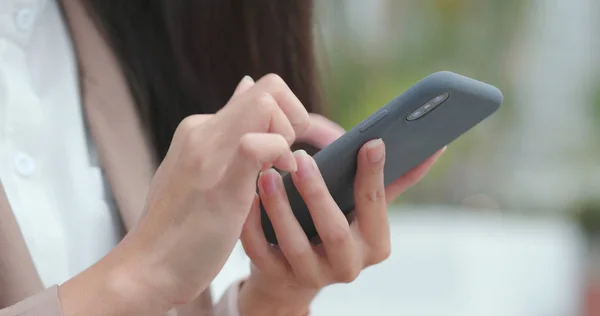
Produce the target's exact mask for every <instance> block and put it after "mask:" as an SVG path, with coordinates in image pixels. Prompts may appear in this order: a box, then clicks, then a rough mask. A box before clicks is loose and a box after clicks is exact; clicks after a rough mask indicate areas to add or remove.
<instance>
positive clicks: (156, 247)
mask: <svg viewBox="0 0 600 316" xmlns="http://www.w3.org/2000/svg"><path fill="white" fill-rule="evenodd" d="M309 126H310V119H309V115H308V113H307V112H306V110H305V108H304V106H303V105H302V104H301V103H300V101H299V100H298V99H297V98H296V96H295V95H294V94H293V93H292V92H291V91H290V89H289V88H288V86H287V85H286V84H285V83H284V82H283V80H282V79H281V78H279V77H278V76H275V75H268V76H266V77H264V78H262V79H261V80H259V81H258V82H256V84H254V82H253V81H252V80H251V79H245V80H243V81H242V82H241V83H240V85H239V86H238V89H237V90H236V92H235V94H234V95H233V96H232V98H231V99H230V101H229V102H228V103H227V105H226V106H225V107H224V108H223V109H222V110H221V111H219V112H218V113H217V114H215V115H214V116H212V117H206V116H191V117H188V118H186V119H185V120H184V121H183V122H182V123H181V124H180V126H179V127H178V129H177V131H176V132H175V135H174V138H173V141H172V143H171V147H170V149H169V152H168V154H167V155H166V158H165V159H164V161H163V162H162V163H161V165H160V167H159V168H158V171H157V172H156V175H155V177H154V179H153V181H152V185H151V188H150V192H149V194H148V198H147V204H146V210H145V212H144V214H143V215H142V217H141V220H140V221H139V222H138V224H137V225H136V226H135V227H134V228H133V229H132V230H131V231H130V232H129V234H128V235H127V236H126V237H125V239H124V240H123V241H122V242H121V243H120V244H119V245H118V246H117V247H116V248H115V249H114V250H113V251H112V252H111V253H110V254H109V255H107V256H106V257H105V258H104V259H102V260H101V261H100V262H99V263H98V264H97V265H95V266H94V267H92V268H90V269H88V270H86V271H84V272H83V273H82V274H80V275H78V276H76V277H75V278H73V279H71V280H70V281H68V282H67V283H65V284H64V285H62V286H61V287H60V291H59V292H60V297H61V301H62V304H63V310H64V312H65V315H99V314H102V315H161V314H162V315H164V312H166V311H167V310H169V309H171V308H173V307H174V306H176V305H178V304H185V303H187V302H190V301H191V300H193V299H194V298H196V297H197V296H198V295H199V294H200V293H202V292H203V291H204V290H205V289H206V288H207V287H208V286H209V284H210V282H211V281H212V280H213V278H214V277H215V276H216V275H217V273H218V272H219V271H220V270H221V268H222V266H223V264H224V263H225V261H226V259H227V257H228V256H229V254H230V252H231V251H232V249H233V247H234V246H235V243H236V241H237V240H238V239H239V236H240V234H241V231H242V227H243V225H244V222H245V221H246V218H247V215H248V212H249V211H250V209H251V205H252V203H253V199H254V197H255V192H256V179H257V177H258V175H259V172H260V171H261V170H265V169H268V168H271V167H276V168H279V169H282V170H287V171H295V170H296V169H297V163H296V159H295V158H294V156H293V154H292V152H291V150H290V145H291V144H292V143H294V142H295V140H296V138H297V136H299V137H302V136H303V134H304V133H305V131H306V130H309ZM82 289H83V290H82ZM99 299H100V300H99ZM97 302H103V306H102V308H100V309H98V310H94V309H90V308H89V306H94V304H97Z"/></svg>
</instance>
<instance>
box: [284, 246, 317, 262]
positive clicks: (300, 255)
mask: <svg viewBox="0 0 600 316" xmlns="http://www.w3.org/2000/svg"><path fill="white" fill-rule="evenodd" d="M312 255H313V253H312V249H311V248H310V246H294V247H291V248H290V249H289V250H288V252H287V254H286V256H287V257H289V261H296V260H299V261H303V260H304V259H305V258H308V257H309V256H312Z"/></svg>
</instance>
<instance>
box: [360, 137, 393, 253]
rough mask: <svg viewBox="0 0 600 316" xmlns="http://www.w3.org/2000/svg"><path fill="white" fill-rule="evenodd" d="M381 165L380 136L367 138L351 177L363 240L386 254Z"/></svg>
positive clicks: (385, 215)
mask: <svg viewBox="0 0 600 316" xmlns="http://www.w3.org/2000/svg"><path fill="white" fill-rule="evenodd" d="M384 165H385V144H384V143H383V141H382V140H381V139H376V140H372V141H369V142H368V143H366V144H365V145H364V146H363V147H362V148H361V149H360V151H359V153H358V168H357V171H356V177H355V180H354V204H355V216H356V223H357V226H358V229H359V231H360V234H361V236H362V239H363V241H364V242H365V243H366V245H367V246H368V248H369V249H370V250H371V251H374V252H376V253H379V252H384V253H389V247H390V246H389V243H390V228H389V222H388V215H387V204H386V199H385V187H384V176H383V167H384ZM368 256H370V254H369V255H368Z"/></svg>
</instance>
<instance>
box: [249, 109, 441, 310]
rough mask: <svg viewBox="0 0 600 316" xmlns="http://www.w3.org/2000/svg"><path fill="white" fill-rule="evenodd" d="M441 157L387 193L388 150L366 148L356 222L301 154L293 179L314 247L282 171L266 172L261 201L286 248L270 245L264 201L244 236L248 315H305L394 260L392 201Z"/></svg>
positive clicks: (372, 144)
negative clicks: (335, 290)
mask: <svg viewBox="0 0 600 316" xmlns="http://www.w3.org/2000/svg"><path fill="white" fill-rule="evenodd" d="M319 119H324V118H319ZM320 123H323V122H320ZM327 133H331V131H330V132H327ZM317 134H319V133H317ZM339 135H341V133H340V134H339ZM336 138H337V137H336ZM334 139H335V138H334ZM334 139H331V141H333V140H334ZM320 145H322V146H324V145H327V144H320ZM441 153H442V151H440V152H438V153H437V154H435V155H434V156H432V157H431V158H429V159H427V160H426V161H425V162H423V163H422V164H421V165H419V166H418V167H416V168H415V169H413V170H412V171H410V172H409V173H407V174H406V175H404V176H403V177H401V178H400V179H398V180H397V181H395V182H394V183H393V184H391V185H389V186H388V187H387V188H384V184H383V183H384V182H383V166H384V161H385V145H384V144H383V142H382V141H381V140H372V141H370V142H368V143H367V144H365V145H364V146H363V147H362V149H361V150H360V152H359V156H358V169H357V174H356V180H355V206H356V208H355V218H354V219H353V220H352V221H351V223H350V224H349V223H348V220H347V218H346V217H345V216H344V214H343V213H342V212H341V211H340V209H339V208H338V206H337V204H336V203H335V201H334V200H333V198H332V197H331V195H330V194H329V192H328V190H327V188H326V186H325V183H324V181H323V178H322V177H321V174H320V172H319V170H318V168H317V167H316V164H315V163H314V160H313V159H312V157H310V156H309V155H307V154H306V153H305V152H304V151H298V152H296V153H295V156H296V160H297V162H298V171H297V172H295V173H293V174H292V179H293V181H294V184H295V186H296V188H297V189H298V191H299V193H300V194H301V196H302V197H303V198H304V200H305V202H306V203H307V206H308V208H309V210H310V213H311V216H312V218H313V221H314V223H315V226H316V228H317V231H318V233H319V236H320V238H321V241H322V244H321V245H319V246H314V245H313V244H311V243H310V241H309V240H308V239H307V237H306V235H305V234H304V232H303V230H302V228H301V227H300V225H299V223H298V222H297V220H296V218H295V217H294V215H293V213H292V211H291V208H290V205H289V203H288V200H287V196H286V194H285V190H284V188H283V183H282V179H281V176H280V175H279V173H277V172H276V171H274V170H269V171H266V172H263V173H262V174H261V176H260V179H259V190H260V196H261V197H262V203H263V205H264V207H265V210H266V212H267V214H268V215H269V218H270V219H271V222H272V224H273V228H274V230H275V233H276V235H277V239H278V242H279V246H278V247H273V246H270V245H269V244H268V243H267V241H266V239H265V237H264V234H263V231H262V228H261V222H260V208H259V203H258V198H257V199H256V200H255V203H254V206H253V210H252V211H251V212H250V215H249V216H248V219H247V221H246V224H245V227H244V230H243V232H242V243H243V245H244V249H245V251H246V253H247V254H248V256H249V257H250V259H251V260H252V272H251V275H250V277H249V278H248V280H246V281H245V282H244V283H243V285H242V288H241V290H240V293H239V299H238V303H239V309H240V312H241V315H242V316H251V315H265V316H268V315H306V314H308V309H309V305H310V302H311V301H312V300H313V299H314V297H315V296H316V295H317V294H318V292H319V291H320V290H321V289H322V288H324V287H325V286H327V285H330V284H334V283H349V282H352V281H353V280H355V279H356V277H357V276H358V275H359V273H360V272H361V271H362V270H363V269H364V268H366V267H368V266H371V265H374V264H377V263H380V262H382V261H383V260H385V259H386V258H387V257H388V256H389V254H390V231H389V223H388V217H387V205H388V203H389V202H391V201H393V200H394V199H395V198H396V197H397V196H398V195H400V194H401V193H402V192H404V191H405V190H406V189H407V188H409V187H410V186H412V185H414V184H415V183H417V182H418V181H419V180H420V179H421V178H422V177H423V176H424V175H425V173H426V172H427V171H428V170H429V168H430V167H431V166H432V165H433V163H434V162H435V160H436V159H437V158H438V157H439V155H440V154H441Z"/></svg>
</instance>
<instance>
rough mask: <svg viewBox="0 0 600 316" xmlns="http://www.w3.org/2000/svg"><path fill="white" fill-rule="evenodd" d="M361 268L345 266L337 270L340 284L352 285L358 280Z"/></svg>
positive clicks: (337, 278) (337, 280) (337, 279)
mask: <svg viewBox="0 0 600 316" xmlns="http://www.w3.org/2000/svg"><path fill="white" fill-rule="evenodd" d="M359 274H360V268H358V266H356V265H345V266H343V267H339V268H337V272H336V279H335V281H336V282H338V283H352V282H354V281H355V280H356V278H358V275H359Z"/></svg>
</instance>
